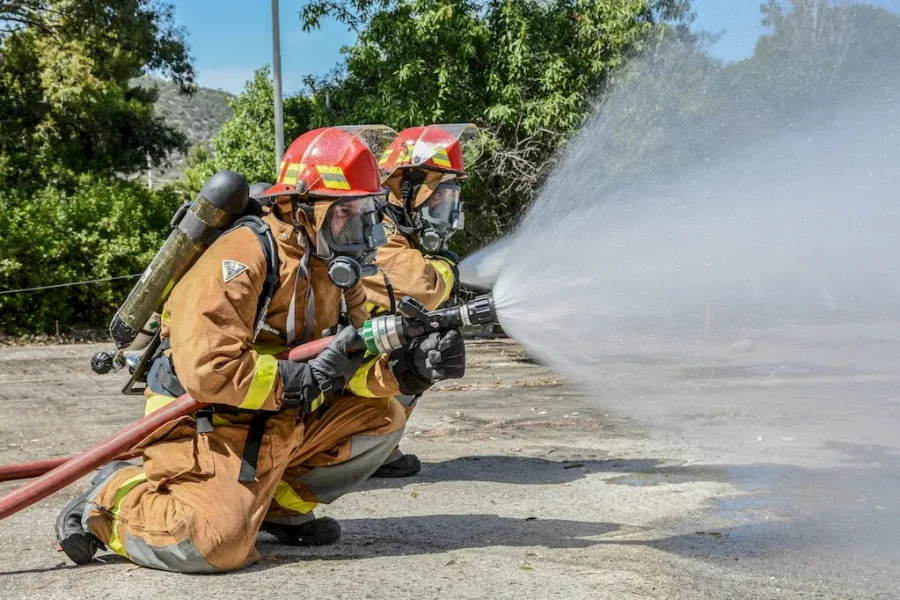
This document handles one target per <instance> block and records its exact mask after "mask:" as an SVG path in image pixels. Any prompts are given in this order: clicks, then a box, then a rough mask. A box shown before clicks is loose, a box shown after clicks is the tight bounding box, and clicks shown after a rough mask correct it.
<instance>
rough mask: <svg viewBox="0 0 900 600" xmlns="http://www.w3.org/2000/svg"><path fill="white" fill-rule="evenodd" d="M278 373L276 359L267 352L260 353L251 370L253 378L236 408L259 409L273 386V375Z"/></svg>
mask: <svg viewBox="0 0 900 600" xmlns="http://www.w3.org/2000/svg"><path fill="white" fill-rule="evenodd" d="M277 374H278V359H277V358H275V357H274V356H271V355H269V354H261V355H260V356H259V357H258V358H257V359H256V368H255V369H254V370H253V379H251V380H250V389H249V390H247V395H246V396H245V397H244V401H243V402H241V405H240V406H239V407H238V408H245V409H247V410H259V409H260V408H262V405H263V404H265V403H266V398H268V397H269V394H271V393H272V388H273V387H275V376H276V375H277Z"/></svg>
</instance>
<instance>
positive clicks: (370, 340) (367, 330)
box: [362, 319, 380, 354]
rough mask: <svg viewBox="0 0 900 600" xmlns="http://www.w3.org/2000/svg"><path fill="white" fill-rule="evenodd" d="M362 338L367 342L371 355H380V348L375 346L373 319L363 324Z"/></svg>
mask: <svg viewBox="0 0 900 600" xmlns="http://www.w3.org/2000/svg"><path fill="white" fill-rule="evenodd" d="M362 337H363V340H364V341H365V342H366V351H367V352H368V353H369V354H380V352H379V351H378V346H376V345H375V334H374V333H373V332H372V319H369V320H368V321H366V322H365V323H363V326H362Z"/></svg>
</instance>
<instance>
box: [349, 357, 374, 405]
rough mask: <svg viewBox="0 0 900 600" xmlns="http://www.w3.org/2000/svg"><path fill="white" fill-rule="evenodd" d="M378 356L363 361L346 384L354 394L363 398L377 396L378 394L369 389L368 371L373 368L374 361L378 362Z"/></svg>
mask: <svg viewBox="0 0 900 600" xmlns="http://www.w3.org/2000/svg"><path fill="white" fill-rule="evenodd" d="M379 358H380V357H379V356H376V357H374V358H373V359H372V360H370V361H368V362H364V363H363V364H362V366H361V367H360V368H359V369H357V371H356V374H355V375H354V376H353V379H351V380H350V383H348V384H347V388H348V389H349V390H350V391H351V392H353V393H354V394H356V395H357V396H362V397H363V398H378V397H379V396H378V394H373V393H372V392H370V391H369V385H368V384H369V371H371V370H372V369H373V368H375V363H377V362H378V359H379Z"/></svg>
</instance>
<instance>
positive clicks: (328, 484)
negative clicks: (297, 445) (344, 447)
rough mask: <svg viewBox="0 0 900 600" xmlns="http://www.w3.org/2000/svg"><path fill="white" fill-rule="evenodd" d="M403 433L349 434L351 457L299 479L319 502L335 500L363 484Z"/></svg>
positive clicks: (316, 469)
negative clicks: (351, 435)
mask: <svg viewBox="0 0 900 600" xmlns="http://www.w3.org/2000/svg"><path fill="white" fill-rule="evenodd" d="M402 437H403V429H400V430H398V431H394V432H392V433H385V434H384V435H354V436H353V437H352V438H350V439H351V442H350V443H351V446H350V458H348V459H347V460H346V461H344V462H342V463H339V464H336V465H332V466H328V467H315V468H313V469H312V470H311V471H310V472H308V473H306V474H305V475H303V476H302V477H298V478H297V481H299V482H301V483H305V484H306V485H307V487H309V491H311V492H312V493H313V494H314V495H315V497H316V498H317V499H318V500H319V502H323V503H326V504H327V503H329V502H334V501H335V500H337V499H338V498H340V497H341V496H343V495H344V494H346V493H348V492H352V491H353V490H355V489H356V488H358V487H359V486H360V485H362V483H363V482H364V481H365V480H366V479H368V478H369V476H370V475H371V474H372V473H374V472H375V470H376V469H378V467H380V466H381V465H382V464H384V460H385V459H386V458H387V457H388V455H389V454H390V453H391V451H392V450H393V449H394V448H395V447H396V446H397V444H399V443H400V438H402Z"/></svg>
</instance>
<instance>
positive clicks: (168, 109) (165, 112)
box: [132, 76, 233, 181]
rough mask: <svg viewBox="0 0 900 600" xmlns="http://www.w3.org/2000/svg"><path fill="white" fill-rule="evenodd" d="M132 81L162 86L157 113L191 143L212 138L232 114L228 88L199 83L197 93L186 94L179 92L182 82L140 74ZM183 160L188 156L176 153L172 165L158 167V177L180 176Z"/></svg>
mask: <svg viewBox="0 0 900 600" xmlns="http://www.w3.org/2000/svg"><path fill="white" fill-rule="evenodd" d="M132 84H134V85H138V86H140V87H156V88H158V89H159V99H157V101H156V112H157V114H159V115H162V117H164V118H165V120H166V121H167V122H168V123H170V124H171V125H174V126H175V127H177V128H178V129H179V130H180V131H181V132H182V133H184V134H185V135H186V136H187V138H188V142H189V143H190V145H191V146H193V145H194V144H198V143H200V142H206V141H208V140H210V139H211V138H212V137H213V136H214V135H215V134H216V133H217V132H218V131H219V129H220V128H221V127H222V123H224V122H225V121H227V120H228V119H230V118H231V107H230V106H229V105H228V101H229V100H230V99H231V98H232V97H233V96H232V95H231V94H229V93H228V92H225V91H222V90H213V89H210V88H204V87H198V88H197V91H196V92H194V94H193V95H191V96H184V95H182V94H179V93H178V86H177V85H175V84H174V83H172V82H170V81H165V80H163V79H158V78H156V77H149V76H144V77H139V78H137V79H135V80H133V81H132ZM183 162H184V156H180V155H179V156H173V157H172V164H171V165H170V166H169V167H168V168H166V169H164V170H162V172H156V171H154V173H153V177H154V179H158V180H160V181H163V180H172V179H177V178H178V177H179V176H180V175H181V164H182V163H183Z"/></svg>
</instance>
